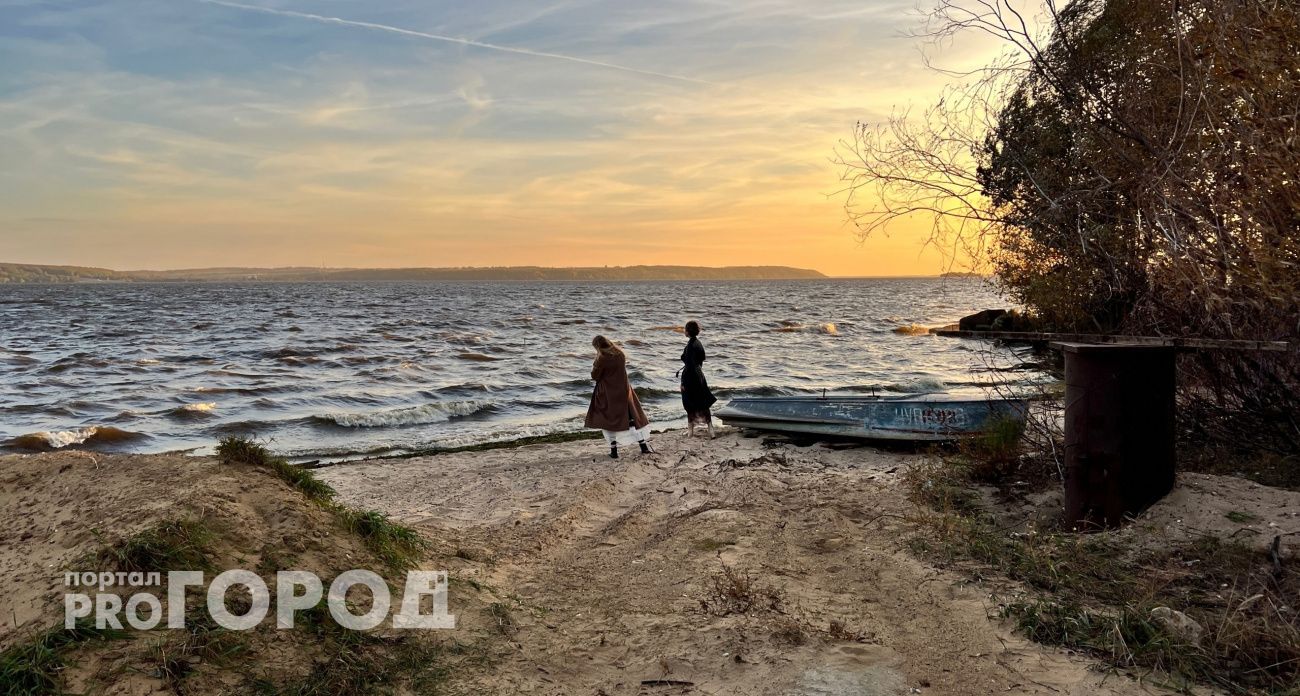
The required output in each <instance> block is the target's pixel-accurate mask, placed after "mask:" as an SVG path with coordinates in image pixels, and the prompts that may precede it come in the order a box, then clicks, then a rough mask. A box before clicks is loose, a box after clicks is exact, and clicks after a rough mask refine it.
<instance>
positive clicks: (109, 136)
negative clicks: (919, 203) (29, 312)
mask: <svg viewBox="0 0 1300 696" xmlns="http://www.w3.org/2000/svg"><path fill="white" fill-rule="evenodd" d="M915 7H916V2H915V0H817V1H814V0H735V1H731V0H729V1H727V2H718V1H717V0H712V1H707V0H667V1H663V2H643V1H638V2H622V1H620V2H595V1H591V0H571V1H565V2H551V1H547V2H543V1H539V0H482V1H478V2H461V1H455V2H452V1H448V0H366V1H364V2H363V1H361V0H310V1H309V0H244V1H242V2H224V1H221V2H218V1H217V0H206V1H205V0H145V1H140V0H105V1H103V2H83V1H80V0H71V1H59V2H40V1H37V0H0V65H3V66H4V69H3V70H0V161H3V162H4V166H3V168H0V261H11V262H23V263H67V264H80V265H97V266H108V267H111V268H118V269H139V268H180V267H196V266H220V265H249V266H273V265H309V266H318V265H325V266H460V265H476V266H482V265H544V266H570V265H631V264H653V263H678V264H692V265H739V264H783V265H792V266H801V267H808V268H815V269H818V270H821V271H823V272H825V273H829V274H832V275H905V274H930V273H936V272H939V271H942V270H945V269H944V268H943V264H942V262H941V260H940V257H939V255H938V254H936V253H933V252H925V251H923V250H922V249H921V246H920V238H919V236H918V234H917V233H916V232H915V231H909V230H908V229H906V227H905V226H904V225H897V226H895V227H894V228H893V229H892V230H891V234H890V235H889V237H888V238H886V237H879V238H874V239H871V240H868V241H867V242H865V243H862V244H860V243H859V242H858V241H857V239H856V238H855V236H854V234H853V232H852V228H851V227H849V226H848V225H846V224H845V222H844V219H845V216H844V211H843V199H842V197H838V196H835V195H833V194H834V192H835V191H836V190H837V188H838V187H839V183H838V174H837V167H836V166H835V165H833V164H832V163H831V162H830V160H831V158H832V157H833V155H834V151H835V147H836V143H837V142H838V141H840V140H841V139H845V138H849V137H851V135H852V130H853V124H854V123H855V122H856V121H859V120H862V121H868V122H874V121H879V120H880V119H882V118H883V117H885V116H886V115H888V114H889V113H890V111H891V109H894V108H906V107H908V106H913V107H923V106H924V105H925V104H927V103H929V102H931V101H933V100H934V99H935V98H936V97H937V96H938V93H939V90H940V89H941V88H942V86H943V84H944V83H945V82H946V80H947V78H944V77H943V76H941V75H939V74H937V73H935V72H932V71H930V70H928V69H926V68H925V67H924V66H923V63H922V57H921V54H920V43H919V42H918V40H917V39H915V38H909V37H907V36H906V35H905V33H906V32H908V31H909V30H915V29H917V28H919V24H920V21H921V20H920V18H919V16H918V14H917V12H916V10H915ZM981 51H983V52H984V53H981ZM988 51H989V47H987V46H984V47H980V46H977V45H967V46H963V47H960V48H952V49H949V50H948V51H947V52H946V54H947V55H944V54H940V56H941V57H942V58H944V59H947V60H950V61H954V62H963V61H965V62H969V61H979V60H982V59H983V58H984V57H986V54H987V52H988ZM918 226H919V225H918Z"/></svg>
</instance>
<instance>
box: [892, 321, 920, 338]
mask: <svg viewBox="0 0 1300 696" xmlns="http://www.w3.org/2000/svg"><path fill="white" fill-rule="evenodd" d="M890 331H891V332H893V333H896V334H898V335H900V336H928V335H929V334H930V327H928V326H921V325H920V324H908V325H907V326H896V327H894V328H892V329H890Z"/></svg>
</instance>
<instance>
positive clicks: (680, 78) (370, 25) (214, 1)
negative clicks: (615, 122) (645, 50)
mask: <svg viewBox="0 0 1300 696" xmlns="http://www.w3.org/2000/svg"><path fill="white" fill-rule="evenodd" d="M198 1H199V2H202V3H206V4H209V5H220V6H222V7H229V8H232V9H239V10H248V11H251V12H261V13H263V14H270V15H276V16H279V17H296V18H298V19H307V20H311V21H313V22H322V23H325V24H338V25H341V26H346V27H358V28H361V29H371V30H374V31H384V32H388V33H390V34H400V35H402V36H413V37H416V38H421V39H431V40H433V41H444V42H447V43H454V44H460V45H462V46H472V47H474V48H482V49H486V50H489V51H500V52H503V53H513V54H515V55H521V56H529V57H532V58H546V59H550V60H562V61H567V62H570V63H578V64H581V65H590V66H594V67H597V68H605V69H608V70H618V71H621V72H625V73H632V74H634V75H644V76H647V77H657V78H661V79H665V80H674V81H677V82H688V83H692V84H697V85H713V84H715V83H713V82H709V81H708V80H701V79H697V78H694V77H687V76H685V75H674V74H672V73H664V72H658V71H655V70H644V69H641V68H634V67H632V66H628V65H619V64H617V63H607V62H605V61H601V60H592V59H590V58H582V57H579V56H570V55H565V54H563V53H550V52H547V51H534V50H532V49H528V48H519V47H517V46H502V45H499V44H493V43H487V42H484V41H475V40H473V39H466V38H462V37H459V36H444V35H442V34H431V33H429V32H424V31H415V30H414V29H403V28H402V27H394V26H389V25H387V24H377V23H375V22H360V21H356V20H352V19H343V18H341V17H326V16H325V15H318V14H311V13H309V12H295V11H293V10H277V9H273V8H269V7H258V6H256V5H245V4H243V3H238V2H227V1H226V0H198Z"/></svg>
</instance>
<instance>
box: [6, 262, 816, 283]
mask: <svg viewBox="0 0 1300 696" xmlns="http://www.w3.org/2000/svg"><path fill="white" fill-rule="evenodd" d="M826 277H827V276H826V275H825V274H823V273H821V272H819V271H814V270H811V269H806V268H792V267H789V266H721V267H701V266H669V265H645V266H600V267H596V266H586V267H572V268H551V267H542V266H502V267H481V268H480V267H465V268H304V267H287V268H195V269H177V270H169V271H118V270H113V269H108V268H95V267H89V266H50V265H40V264H17V263H0V284H32V283H41V284H52V283H145V282H182V283H197V282H249V281H251V282H294V283H301V282H318V281H324V282H331V281H475V282H478V281H525V282H527V281H533V282H536V281H554V280H558V281H602V280H608V281H639V280H675V281H689V280H801V279H824V278H826Z"/></svg>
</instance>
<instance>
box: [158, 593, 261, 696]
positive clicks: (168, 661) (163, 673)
mask: <svg viewBox="0 0 1300 696" xmlns="http://www.w3.org/2000/svg"><path fill="white" fill-rule="evenodd" d="M178 633H180V634H181V637H180V639H179V640H172V639H171V637H170V636H168V637H164V638H163V640H161V641H159V642H158V643H157V644H155V645H154V646H153V649H152V655H151V657H152V659H153V662H154V664H155V666H156V673H157V674H158V675H159V676H160V677H161V678H162V680H163V682H164V683H166V684H167V686H168V687H170V688H171V689H172V691H175V692H177V693H183V682H184V681H185V679H186V678H187V677H189V676H190V674H191V673H192V672H193V671H194V669H195V668H196V667H197V666H198V664H199V663H200V662H204V661H206V662H216V663H222V662H225V661H227V660H230V659H233V658H235V657H238V656H240V655H242V654H244V653H246V652H247V651H248V649H249V648H248V641H247V640H246V638H245V637H244V635H243V634H242V633H238V632H234V631H229V630H226V629H225V628H222V627H221V626H219V625H217V623H216V621H214V620H213V619H212V617H211V616H209V615H208V614H207V612H198V613H196V615H193V616H189V617H186V620H185V630H184V631H179V632H178Z"/></svg>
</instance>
